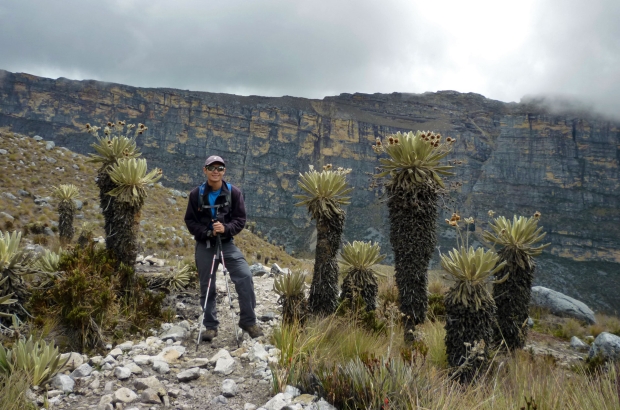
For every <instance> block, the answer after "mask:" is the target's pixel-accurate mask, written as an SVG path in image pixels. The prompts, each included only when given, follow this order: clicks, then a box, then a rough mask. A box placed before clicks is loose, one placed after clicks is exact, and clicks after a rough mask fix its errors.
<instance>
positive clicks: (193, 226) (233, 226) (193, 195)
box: [185, 181, 245, 242]
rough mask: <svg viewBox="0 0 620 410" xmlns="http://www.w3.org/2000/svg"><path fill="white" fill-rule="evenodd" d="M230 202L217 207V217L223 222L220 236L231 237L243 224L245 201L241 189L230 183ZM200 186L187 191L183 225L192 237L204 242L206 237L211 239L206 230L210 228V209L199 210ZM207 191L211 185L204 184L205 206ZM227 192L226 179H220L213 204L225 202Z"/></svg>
mask: <svg viewBox="0 0 620 410" xmlns="http://www.w3.org/2000/svg"><path fill="white" fill-rule="evenodd" d="M230 187H231V192H230V194H231V198H230V199H231V200H230V202H231V204H229V205H227V206H224V207H222V208H219V209H218V214H217V219H218V220H219V221H220V222H221V223H222V224H224V233H223V234H222V238H232V237H233V236H235V235H237V234H238V233H239V232H241V231H242V230H243V227H244V226H245V203H244V202H243V195H241V191H240V190H239V188H237V187H236V186H234V185H231V186H230ZM199 190H200V187H196V188H194V189H192V192H190V193H189V200H188V201H187V211H185V225H187V229H188V230H189V232H190V233H191V234H192V235H194V239H195V240H197V241H199V242H205V241H206V240H207V239H211V238H210V237H208V236H207V231H208V230H210V229H212V228H211V209H208V208H207V209H204V210H202V211H200V210H199V209H198V208H199V207H200V201H199V198H198V195H199ZM209 192H211V187H210V186H209V184H206V187H205V193H204V202H203V204H204V205H205V206H208V205H209ZM227 194H228V185H227V184H226V181H222V191H221V192H220V195H219V196H218V197H217V198H215V204H216V205H217V204H223V203H225V202H226V195H227Z"/></svg>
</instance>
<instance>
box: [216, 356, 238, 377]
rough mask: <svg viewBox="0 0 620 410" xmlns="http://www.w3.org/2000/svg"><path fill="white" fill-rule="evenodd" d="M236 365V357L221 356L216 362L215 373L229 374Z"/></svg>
mask: <svg viewBox="0 0 620 410" xmlns="http://www.w3.org/2000/svg"><path fill="white" fill-rule="evenodd" d="M235 367H236V363H235V359H233V358H232V357H231V358H226V357H220V358H219V359H218V360H217V362H216V363H215V369H213V373H214V374H218V375H224V376H228V375H229V374H231V373H232V372H233V371H234V370H235Z"/></svg>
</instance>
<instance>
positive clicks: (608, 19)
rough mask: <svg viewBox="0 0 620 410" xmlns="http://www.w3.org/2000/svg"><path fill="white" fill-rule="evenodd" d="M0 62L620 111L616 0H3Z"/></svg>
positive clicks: (212, 86) (108, 77) (200, 85)
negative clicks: (569, 102) (556, 100)
mask: <svg viewBox="0 0 620 410" xmlns="http://www.w3.org/2000/svg"><path fill="white" fill-rule="evenodd" d="M0 68H1V69H5V70H8V71H13V72H27V73H32V74H36V75H41V76H45V77H52V78H57V77H67V78H71V79H96V80H103V81H111V82H119V83H124V84H130V85H135V86H144V87H174V88H182V89H190V90H199V91H212V92H226V93H234V94H243V95H250V94H256V95H268V96H281V95H292V96H299V97H308V98H322V97H324V96H326V95H336V94H339V93H343V92H348V93H353V92H365V93H374V92H382V93H390V92H394V91H398V92H414V93H421V92H426V91H438V90H456V91H461V92H476V93H480V94H483V95H485V96H486V97H489V98H494V99H498V100H502V101H519V100H520V99H521V98H522V97H523V96H524V95H540V94H542V95H554V96H569V97H576V98H579V99H581V100H582V101H586V102H587V103H591V104H594V106H595V107H596V108H598V109H599V110H601V111H603V112H605V113H608V114H616V113H618V112H620V0H519V1H512V0H501V1H498V0H468V1H463V0H454V1H452V0H424V1H418V0H408V1H407V0H350V1H345V0H303V1H301V0H299V1H295V0H288V1H285V0H225V1H224V0H59V1H50V0H0Z"/></svg>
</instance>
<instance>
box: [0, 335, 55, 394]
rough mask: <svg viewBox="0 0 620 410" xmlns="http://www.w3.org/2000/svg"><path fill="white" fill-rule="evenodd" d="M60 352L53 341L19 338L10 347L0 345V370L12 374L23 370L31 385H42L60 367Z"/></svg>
mask: <svg viewBox="0 0 620 410" xmlns="http://www.w3.org/2000/svg"><path fill="white" fill-rule="evenodd" d="M62 365H63V364H61V362H60V353H58V348H57V347H55V346H54V342H52V343H51V344H47V343H46V342H45V341H44V340H39V341H34V340H33V339H32V336H30V338H29V339H28V340H27V341H24V340H21V339H20V340H19V341H17V343H15V344H14V345H13V348H12V349H10V350H9V349H6V348H4V346H2V345H0V372H3V373H5V374H12V373H15V372H18V371H24V372H25V373H26V374H28V376H29V378H30V382H31V384H32V385H36V386H42V385H43V384H45V383H47V382H48V381H49V380H51V378H52V377H54V376H55V375H56V373H58V371H59V370H60V369H61V368H62Z"/></svg>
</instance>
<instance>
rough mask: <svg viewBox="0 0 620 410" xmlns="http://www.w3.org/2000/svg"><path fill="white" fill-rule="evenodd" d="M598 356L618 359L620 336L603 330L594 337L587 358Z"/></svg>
mask: <svg viewBox="0 0 620 410" xmlns="http://www.w3.org/2000/svg"><path fill="white" fill-rule="evenodd" d="M597 356H600V357H602V358H603V359H605V360H613V361H620V337H619V336H616V335H614V334H611V333H607V332H603V333H601V334H600V335H598V336H597V337H596V339H594V342H593V343H592V346H590V353H589V355H588V358H589V359H594V358H595V357H597Z"/></svg>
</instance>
